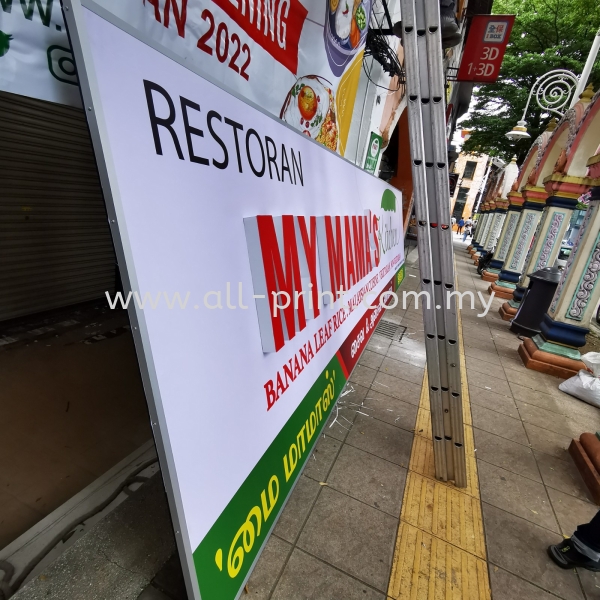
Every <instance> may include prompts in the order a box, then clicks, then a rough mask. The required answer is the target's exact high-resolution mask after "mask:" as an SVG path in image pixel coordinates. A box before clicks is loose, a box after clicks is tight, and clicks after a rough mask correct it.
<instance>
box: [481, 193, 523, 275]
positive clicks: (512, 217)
mask: <svg viewBox="0 0 600 600" xmlns="http://www.w3.org/2000/svg"><path fill="white" fill-rule="evenodd" d="M507 202H508V209H507V212H506V217H505V219H504V224H503V225H502V230H501V231H500V235H499V237H498V243H497V244H496V251H495V252H494V258H493V259H492V262H490V266H489V267H488V268H487V269H486V270H485V271H483V273H482V275H481V278H482V279H483V280H484V281H490V282H491V281H496V280H497V279H498V277H499V276H500V271H501V269H502V267H503V266H504V261H505V259H506V255H507V254H508V250H509V248H510V245H511V242H512V241H513V239H514V236H515V232H516V230H517V224H518V223H519V217H520V215H521V211H522V210H523V203H524V202H525V200H524V198H523V196H522V195H521V194H519V193H518V192H516V191H511V192H509V194H508V200H507Z"/></svg>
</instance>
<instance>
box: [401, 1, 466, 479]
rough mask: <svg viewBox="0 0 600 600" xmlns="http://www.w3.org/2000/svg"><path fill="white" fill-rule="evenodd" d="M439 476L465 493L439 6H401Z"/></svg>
mask: <svg viewBox="0 0 600 600" xmlns="http://www.w3.org/2000/svg"><path fill="white" fill-rule="evenodd" d="M400 4H401V18H402V45H403V47H404V54H405V61H404V63H405V71H406V93H407V95H408V106H407V110H408V124H409V136H410V155H411V162H412V178H413V190H414V192H413V193H414V198H415V200H414V206H415V214H416V219H417V245H418V254H419V266H420V272H421V289H422V290H423V291H426V292H427V293H428V297H429V298H430V299H431V304H430V305H429V307H428V306H427V304H425V306H424V308H423V324H424V328H425V349H426V354H427V372H428V376H429V402H430V407H431V427H432V434H433V435H432V438H433V453H434V462H435V475H436V477H437V478H438V479H441V480H443V481H448V480H454V482H455V484H456V485H457V486H458V487H466V485H467V470H466V458H465V447H464V424H463V413H462V390H461V376H460V356H459V344H458V321H457V314H456V297H455V296H451V295H450V294H451V292H455V291H456V289H455V279H454V254H453V248H452V227H451V225H450V223H451V221H450V189H449V179H448V164H447V163H448V155H447V148H446V114H445V113H446V111H445V102H444V96H445V89H444V72H443V64H442V41H441V32H440V6H439V0H401V1H400Z"/></svg>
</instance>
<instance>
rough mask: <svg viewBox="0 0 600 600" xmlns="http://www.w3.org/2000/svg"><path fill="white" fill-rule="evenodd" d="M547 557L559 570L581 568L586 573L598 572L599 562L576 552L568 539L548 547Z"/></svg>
mask: <svg viewBox="0 0 600 600" xmlns="http://www.w3.org/2000/svg"><path fill="white" fill-rule="evenodd" d="M548 556H549V557H550V558H551V559H552V560H553V561H554V562H555V563H556V564H557V565H558V566H559V567H560V568H561V569H572V568H573V567H581V568H583V569H587V570H588V571H600V560H592V559H591V558H588V557H587V556H584V555H583V554H581V552H578V551H577V550H576V549H575V547H574V546H573V543H572V542H571V540H570V539H567V540H563V541H562V542H561V543H560V544H556V545H555V546H548Z"/></svg>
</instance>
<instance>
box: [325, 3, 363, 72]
mask: <svg viewBox="0 0 600 600" xmlns="http://www.w3.org/2000/svg"><path fill="white" fill-rule="evenodd" d="M326 2H327V14H326V19H325V28H324V36H325V51H326V53H327V59H328V61H329V66H330V67H331V70H332V71H333V73H334V74H335V75H336V76H338V77H339V76H340V75H341V74H342V72H343V71H344V69H345V67H346V65H347V64H348V63H349V62H350V61H351V60H352V57H353V56H354V55H355V54H356V52H357V50H358V48H359V47H360V46H361V45H362V43H363V42H364V39H365V37H366V35H367V30H368V25H369V17H370V14H371V13H370V11H371V0H326Z"/></svg>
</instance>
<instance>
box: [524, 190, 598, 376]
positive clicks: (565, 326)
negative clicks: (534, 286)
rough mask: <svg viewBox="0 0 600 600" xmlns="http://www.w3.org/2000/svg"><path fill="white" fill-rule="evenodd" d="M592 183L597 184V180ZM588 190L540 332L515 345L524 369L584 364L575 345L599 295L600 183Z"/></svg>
mask: <svg viewBox="0 0 600 600" xmlns="http://www.w3.org/2000/svg"><path fill="white" fill-rule="evenodd" d="M594 183H595V184H596V185H598V184H600V180H598V179H595V180H594ZM591 192H592V193H591V197H590V204H589V207H588V209H587V211H586V214H585V217H584V219H583V222H582V224H581V228H580V230H579V235H578V236H577V239H576V241H575V243H574V245H573V249H572V251H571V255H570V256H569V260H568V262H567V266H566V267H565V270H564V271H563V275H562V278H561V280H560V283H559V284H558V288H557V289H556V293H555V294H554V298H553V299H552V304H551V305H550V309H549V310H548V312H547V313H546V314H545V315H544V319H543V321H542V324H541V327H540V329H541V335H536V336H534V337H533V338H531V339H529V338H528V339H526V340H525V341H524V342H523V344H521V345H520V346H519V354H520V356H521V359H522V360H523V363H524V364H525V366H526V367H527V368H528V369H534V370H536V371H541V372H543V373H549V374H551V375H555V376H558V377H564V378H567V377H572V376H573V375H575V374H576V373H577V371H579V370H580V369H582V368H584V365H583V363H582V362H581V360H580V358H581V355H580V353H579V348H581V347H582V346H585V343H586V335H587V334H588V333H589V327H588V326H589V323H590V320H591V319H592V317H593V316H594V313H595V310H596V305H597V304H598V300H599V299H600V286H599V285H598V279H599V274H600V187H594V188H592V190H591Z"/></svg>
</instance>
